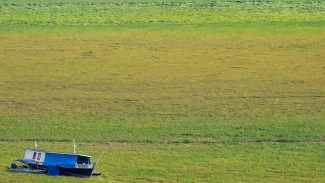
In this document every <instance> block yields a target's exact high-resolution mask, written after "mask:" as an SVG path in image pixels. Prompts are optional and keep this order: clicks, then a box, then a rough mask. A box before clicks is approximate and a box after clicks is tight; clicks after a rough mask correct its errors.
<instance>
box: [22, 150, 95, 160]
mask: <svg viewBox="0 0 325 183" xmlns="http://www.w3.org/2000/svg"><path fill="white" fill-rule="evenodd" d="M26 150H29V151H35V152H43V153H55V154H65V155H77V156H83V157H88V158H91V156H89V155H85V154H73V153H62V152H51V151H46V150H39V149H32V148H26V149H25V151H26Z"/></svg>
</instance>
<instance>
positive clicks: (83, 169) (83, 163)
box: [17, 149, 94, 177]
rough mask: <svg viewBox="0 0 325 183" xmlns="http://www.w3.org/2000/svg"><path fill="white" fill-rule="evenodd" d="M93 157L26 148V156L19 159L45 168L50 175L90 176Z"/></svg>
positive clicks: (30, 165) (29, 164)
mask: <svg viewBox="0 0 325 183" xmlns="http://www.w3.org/2000/svg"><path fill="white" fill-rule="evenodd" d="M90 159H91V157H90V156H88V155H82V154H70V153H58V152H49V151H42V150H38V149H25V155H24V158H20V159H17V161H19V162H21V163H24V164H26V165H28V167H32V168H33V169H43V170H46V171H47V174H48V175H75V176H88V177H89V176H90V175H92V171H93V169H94V164H92V162H91V160H90Z"/></svg>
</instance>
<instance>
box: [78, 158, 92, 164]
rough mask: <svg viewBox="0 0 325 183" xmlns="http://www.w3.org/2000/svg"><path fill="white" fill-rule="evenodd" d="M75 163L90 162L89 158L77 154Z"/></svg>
mask: <svg viewBox="0 0 325 183" xmlns="http://www.w3.org/2000/svg"><path fill="white" fill-rule="evenodd" d="M77 164H90V158H89V157H84V156H78V159H77Z"/></svg>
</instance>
